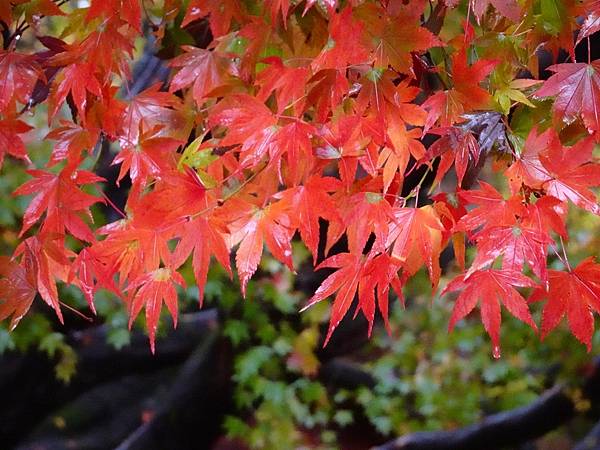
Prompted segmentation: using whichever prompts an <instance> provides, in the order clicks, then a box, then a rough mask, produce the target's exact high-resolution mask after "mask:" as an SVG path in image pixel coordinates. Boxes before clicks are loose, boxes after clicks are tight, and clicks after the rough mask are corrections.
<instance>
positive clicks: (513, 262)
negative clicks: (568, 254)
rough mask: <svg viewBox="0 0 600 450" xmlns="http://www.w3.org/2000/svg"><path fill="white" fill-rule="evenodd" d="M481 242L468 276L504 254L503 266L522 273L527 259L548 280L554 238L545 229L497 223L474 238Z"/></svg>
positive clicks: (544, 279) (542, 277) (478, 243)
mask: <svg viewBox="0 0 600 450" xmlns="http://www.w3.org/2000/svg"><path fill="white" fill-rule="evenodd" d="M471 239H472V240H474V241H475V242H476V243H477V256H476V257H475V260H474V261H473V263H472V264H471V268H470V269H469V270H468V272H467V276H469V275H470V274H472V273H473V272H475V271H476V270H479V269H482V268H484V267H485V266H487V265H489V264H492V263H493V262H494V261H495V260H496V258H497V257H498V256H501V255H502V268H503V269H506V270H510V271H513V272H520V271H521V270H522V269H523V265H524V263H525V262H527V264H528V265H529V267H531V269H532V270H533V273H535V274H536V275H537V276H538V277H539V278H540V279H541V280H542V282H544V283H546V282H547V279H548V276H547V272H546V256H547V248H548V245H549V244H551V243H553V241H552V239H550V237H549V236H548V234H547V233H546V232H545V231H544V230H539V229H533V228H526V227H522V226H519V225H518V224H515V225H513V226H495V227H489V228H486V229H485V230H482V231H480V232H479V233H477V234H475V235H474V236H472V238H471Z"/></svg>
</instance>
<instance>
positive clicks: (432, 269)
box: [386, 206, 445, 288]
mask: <svg viewBox="0 0 600 450" xmlns="http://www.w3.org/2000/svg"><path fill="white" fill-rule="evenodd" d="M394 216H395V222H393V223H392V224H390V229H389V234H388V239H387V243H386V247H390V246H391V248H392V253H391V255H392V256H393V257H394V258H396V259H398V260H399V261H401V262H402V265H403V269H404V270H406V272H407V273H408V274H410V275H412V274H414V273H416V272H417V270H418V269H419V268H420V267H421V266H422V265H423V264H425V266H426V267H427V270H428V272H429V278H430V279H431V284H432V285H433V286H434V288H435V287H436V286H437V284H438V281H439V279H440V263H439V257H440V253H441V250H442V233H443V232H444V231H445V229H444V226H443V225H442V223H441V222H440V219H439V218H438V216H437V214H436V212H435V210H434V209H433V208H432V207H431V206H423V207H421V208H395V209H394Z"/></svg>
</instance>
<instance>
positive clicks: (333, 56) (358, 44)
mask: <svg viewBox="0 0 600 450" xmlns="http://www.w3.org/2000/svg"><path fill="white" fill-rule="evenodd" d="M362 33H363V24H362V23H361V22H360V21H358V20H356V19H355V18H354V17H353V10H352V8H351V7H349V6H347V7H346V8H344V9H343V10H342V11H340V12H339V13H334V14H332V17H331V18H330V21H329V40H328V41H327V44H326V45H325V47H324V48H323V50H322V51H321V53H320V54H319V55H318V56H317V57H316V58H315V59H314V60H313V61H312V63H311V66H312V69H313V72H315V73H316V72H318V71H320V70H322V69H338V70H346V68H347V67H348V66H351V65H354V64H363V63H366V62H368V60H369V52H368V51H367V49H366V48H365V46H364V44H363V40H362Z"/></svg>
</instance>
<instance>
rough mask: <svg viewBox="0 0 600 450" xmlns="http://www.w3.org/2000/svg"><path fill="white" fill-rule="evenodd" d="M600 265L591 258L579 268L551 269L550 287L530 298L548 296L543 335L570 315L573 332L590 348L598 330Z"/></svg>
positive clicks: (535, 299) (537, 298) (543, 314)
mask: <svg viewBox="0 0 600 450" xmlns="http://www.w3.org/2000/svg"><path fill="white" fill-rule="evenodd" d="M599 280H600V265H599V264H597V263H596V262H595V261H594V258H587V259H585V260H584V261H582V262H581V263H580V264H579V265H578V266H577V267H576V268H575V269H573V270H569V271H568V272H563V271H559V270H549V271H548V282H549V288H548V290H547V292H546V290H545V289H542V288H539V289H538V290H536V291H535V292H534V293H533V294H532V296H531V298H530V301H532V302H533V301H537V300H540V299H542V298H547V299H548V301H547V303H546V304H545V305H544V309H543V311H542V338H544V337H546V336H547V335H548V333H549V332H550V331H552V330H553V329H554V328H556V326H557V325H558V324H559V323H560V321H561V320H562V318H563V317H564V316H565V315H566V316H567V320H568V323H569V328H570V329H571V332H572V333H573V335H574V336H575V337H576V338H577V339H578V340H579V341H580V342H582V343H583V344H584V345H585V346H586V347H587V349H588V351H590V349H591V346H592V335H593V333H594V317H593V315H592V311H596V312H597V313H600V282H599Z"/></svg>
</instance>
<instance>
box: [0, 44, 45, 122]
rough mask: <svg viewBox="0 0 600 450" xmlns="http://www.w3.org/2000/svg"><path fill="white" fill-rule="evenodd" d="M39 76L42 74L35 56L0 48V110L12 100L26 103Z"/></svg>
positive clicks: (42, 76)
mask: <svg viewBox="0 0 600 450" xmlns="http://www.w3.org/2000/svg"><path fill="white" fill-rule="evenodd" d="M40 78H42V79H43V78H44V75H43V72H42V70H41V69H40V67H39V65H38V63H37V62H36V59H35V56H32V55H25V54H23V53H17V52H13V51H4V50H0V112H4V111H5V110H6V109H7V107H8V106H9V105H10V103H11V102H12V101H13V100H17V101H18V102H20V103H22V104H24V105H26V104H27V102H29V99H30V95H31V92H32V91H33V87H34V86H35V83H36V82H37V81H38V79H40Z"/></svg>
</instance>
